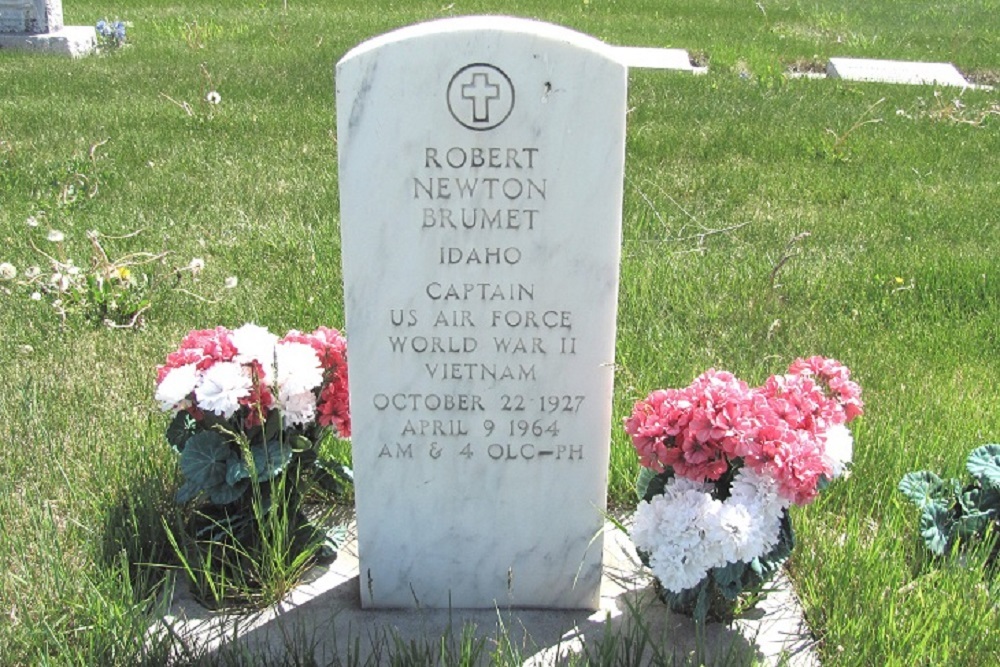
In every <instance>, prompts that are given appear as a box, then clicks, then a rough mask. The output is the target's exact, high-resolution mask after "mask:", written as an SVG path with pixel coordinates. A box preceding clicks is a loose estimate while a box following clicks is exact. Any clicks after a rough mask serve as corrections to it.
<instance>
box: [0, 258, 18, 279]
mask: <svg viewBox="0 0 1000 667" xmlns="http://www.w3.org/2000/svg"><path fill="white" fill-rule="evenodd" d="M14 278H17V269H16V268H15V267H14V265H13V264H11V263H10V262H3V263H0V280H13V279H14Z"/></svg>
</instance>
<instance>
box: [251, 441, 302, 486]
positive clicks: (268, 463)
mask: <svg viewBox="0 0 1000 667" xmlns="http://www.w3.org/2000/svg"><path fill="white" fill-rule="evenodd" d="M250 454H251V455H252V456H253V467H254V470H255V471H256V473H257V481H264V480H268V479H271V478H273V477H275V476H277V475H280V474H281V472H282V471H283V470H284V469H285V467H286V466H287V465H288V462H289V461H291V460H292V448H291V447H289V446H288V445H286V444H285V443H283V442H279V441H277V440H272V441H271V442H269V443H267V444H266V445H254V446H253V447H251V448H250Z"/></svg>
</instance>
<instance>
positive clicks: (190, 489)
mask: <svg viewBox="0 0 1000 667" xmlns="http://www.w3.org/2000/svg"><path fill="white" fill-rule="evenodd" d="M201 491H202V488H201V487H200V486H198V485H197V484H194V483H193V482H191V481H190V480H188V481H186V482H184V483H183V484H181V488H179V489H177V493H176V494H174V502H176V503H177V504H179V505H183V504H184V503H186V502H188V501H190V500H194V499H195V497H197V495H198V494H199V493H201Z"/></svg>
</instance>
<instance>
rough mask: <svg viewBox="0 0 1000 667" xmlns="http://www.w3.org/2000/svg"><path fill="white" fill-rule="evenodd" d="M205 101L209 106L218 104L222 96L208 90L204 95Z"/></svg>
mask: <svg viewBox="0 0 1000 667" xmlns="http://www.w3.org/2000/svg"><path fill="white" fill-rule="evenodd" d="M205 101H206V102H208V103H209V104H218V103H219V102H221V101H222V95H220V94H219V93H218V91H216V90H210V91H208V94H207V95H205Z"/></svg>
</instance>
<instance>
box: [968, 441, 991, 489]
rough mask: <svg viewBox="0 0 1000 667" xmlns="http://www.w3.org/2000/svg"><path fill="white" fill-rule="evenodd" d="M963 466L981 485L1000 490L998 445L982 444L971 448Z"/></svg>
mask: <svg viewBox="0 0 1000 667" xmlns="http://www.w3.org/2000/svg"><path fill="white" fill-rule="evenodd" d="M965 467H966V469H967V470H968V471H969V474H970V475H972V476H973V477H975V478H976V479H978V480H979V482H980V483H981V484H982V485H983V486H988V487H992V488H994V489H998V490H1000V445H997V444H992V445H983V446H982V447H978V448H976V449H974V450H972V453H970V454H969V459H968V461H966V464H965Z"/></svg>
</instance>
